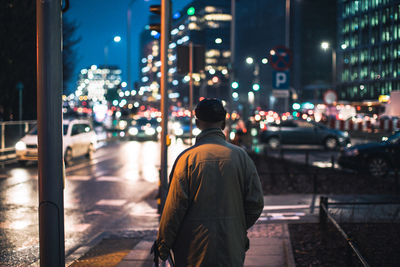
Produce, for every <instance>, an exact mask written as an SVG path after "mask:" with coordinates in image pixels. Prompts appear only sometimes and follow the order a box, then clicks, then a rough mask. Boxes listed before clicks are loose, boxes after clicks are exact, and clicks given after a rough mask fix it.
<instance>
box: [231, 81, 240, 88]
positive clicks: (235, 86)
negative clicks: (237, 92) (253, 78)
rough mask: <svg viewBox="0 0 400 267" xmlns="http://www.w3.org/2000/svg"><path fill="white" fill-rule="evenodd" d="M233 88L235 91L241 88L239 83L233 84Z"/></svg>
mask: <svg viewBox="0 0 400 267" xmlns="http://www.w3.org/2000/svg"><path fill="white" fill-rule="evenodd" d="M231 86H232V88H233V89H238V88H239V83H238V82H233V83H232V85H231Z"/></svg>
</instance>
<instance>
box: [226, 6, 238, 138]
mask: <svg viewBox="0 0 400 267" xmlns="http://www.w3.org/2000/svg"><path fill="white" fill-rule="evenodd" d="M231 15H232V19H231V32H230V34H231V36H230V37H231V39H230V46H231V62H230V73H229V96H228V97H229V113H230V116H229V119H228V121H227V122H228V125H227V126H228V136H227V139H228V140H230V136H229V135H230V133H231V129H232V112H233V105H234V104H233V102H234V100H233V96H232V93H233V88H232V83H233V82H234V81H235V64H234V63H235V27H236V26H235V25H236V24H235V17H236V0H231Z"/></svg>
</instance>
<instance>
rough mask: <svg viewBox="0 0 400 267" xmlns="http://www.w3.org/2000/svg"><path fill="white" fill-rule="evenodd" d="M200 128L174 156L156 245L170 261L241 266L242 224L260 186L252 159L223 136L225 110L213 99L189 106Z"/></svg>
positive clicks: (248, 220)
mask: <svg viewBox="0 0 400 267" xmlns="http://www.w3.org/2000/svg"><path fill="white" fill-rule="evenodd" d="M195 115H196V125H197V127H198V128H199V129H200V130H202V132H201V133H200V134H199V135H198V136H197V138H196V144H195V145H194V146H192V147H190V148H189V149H187V150H186V151H184V152H183V153H182V154H181V155H180V156H179V157H178V158H177V159H176V161H175V164H174V167H173V169H172V172H171V175H170V188H169V192H168V196H167V199H166V202H165V207H164V210H163V213H162V216H161V221H160V228H159V232H158V237H157V242H156V244H157V247H158V250H159V253H160V254H159V255H160V258H161V259H162V260H166V259H167V258H168V255H169V253H170V250H172V251H173V258H174V261H175V266H177V267H189V266H207V267H209V266H210V267H211V266H216V267H223V266H227V267H235V266H243V263H244V258H245V252H246V250H247V249H248V248H249V239H248V238H247V230H248V229H249V228H250V227H251V226H252V225H253V224H254V223H255V222H256V220H257V219H258V218H259V216H260V214H261V212H262V210H263V207H264V202H263V192H262V188H261V183H260V179H259V177H258V174H257V170H256V168H255V165H254V163H253V161H252V160H251V159H250V157H249V156H248V154H247V153H246V151H245V150H243V149H242V148H240V147H238V146H235V145H233V144H230V143H229V142H227V141H226V140H225V135H224V133H223V132H222V130H223V129H224V128H225V117H226V111H225V109H224V107H223V105H222V102H221V101H220V100H218V99H203V100H202V101H201V102H200V103H199V104H198V105H197V107H196V109H195Z"/></svg>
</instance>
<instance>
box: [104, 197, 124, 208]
mask: <svg viewBox="0 0 400 267" xmlns="http://www.w3.org/2000/svg"><path fill="white" fill-rule="evenodd" d="M126 202H127V200H125V199H102V200H99V201H97V202H96V205H99V206H114V207H116V206H123V205H125V203H126Z"/></svg>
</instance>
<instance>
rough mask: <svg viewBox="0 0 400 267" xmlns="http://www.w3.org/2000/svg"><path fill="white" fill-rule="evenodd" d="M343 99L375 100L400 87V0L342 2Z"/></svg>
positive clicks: (340, 89)
mask: <svg viewBox="0 0 400 267" xmlns="http://www.w3.org/2000/svg"><path fill="white" fill-rule="evenodd" d="M338 11H339V12H338V24H339V30H338V38H339V39H338V41H339V42H338V48H337V61H338V74H339V75H338V77H337V83H338V84H337V91H338V93H339V98H340V99H343V100H349V101H365V100H368V101H375V102H378V98H379V96H380V95H389V94H390V92H391V91H393V90H400V79H399V78H400V3H399V1H397V0H379V1H359V0H345V1H338Z"/></svg>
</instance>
